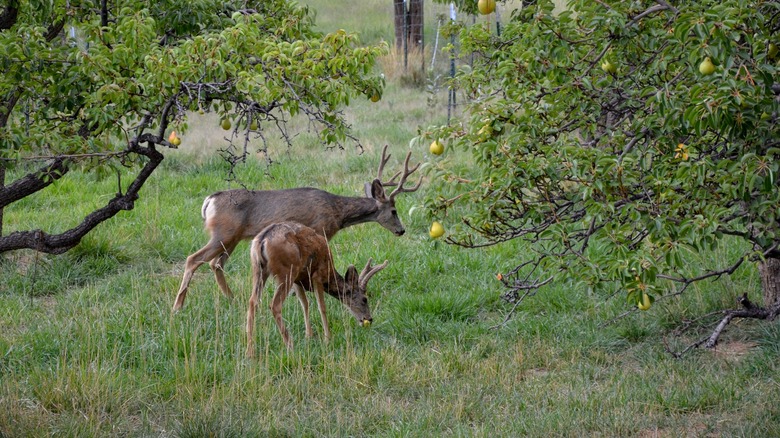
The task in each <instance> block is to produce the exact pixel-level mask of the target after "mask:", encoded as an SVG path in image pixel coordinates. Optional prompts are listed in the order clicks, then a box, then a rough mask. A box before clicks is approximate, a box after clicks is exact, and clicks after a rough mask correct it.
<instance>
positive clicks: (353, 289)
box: [246, 222, 387, 357]
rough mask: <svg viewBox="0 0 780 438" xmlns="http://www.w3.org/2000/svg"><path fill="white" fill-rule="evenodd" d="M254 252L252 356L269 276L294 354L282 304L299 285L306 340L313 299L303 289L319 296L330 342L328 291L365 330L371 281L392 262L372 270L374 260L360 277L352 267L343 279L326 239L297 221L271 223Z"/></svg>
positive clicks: (249, 319) (275, 309)
mask: <svg viewBox="0 0 780 438" xmlns="http://www.w3.org/2000/svg"><path fill="white" fill-rule="evenodd" d="M250 254H251V258H252V295H251V296H250V298H249V309H248V310H247V313H246V336H247V348H246V355H247V357H253V356H254V354H255V347H254V345H255V344H254V327H255V312H256V311H257V307H258V304H259V303H260V294H261V293H262V292H263V286H264V285H265V281H266V280H267V279H268V277H269V276H273V277H274V279H275V281H276V291H275V292H274V296H273V299H272V300H271V306H270V307H271V313H272V314H273V316H274V320H275V321H276V326H277V327H278V328H279V333H281V334H282V339H284V343H285V345H287V348H288V349H289V350H292V348H293V342H292V339H290V335H289V333H288V332H287V328H286V327H285V326H284V320H283V319H282V304H283V303H284V301H285V299H287V295H288V294H289V292H290V290H291V289H292V288H293V287H295V286H298V287H299V288H300V289H302V290H299V291H298V292H297V293H296V294H295V295H296V296H297V297H298V300H299V301H300V302H301V307H302V308H303V320H304V323H305V324H306V337H307V338H309V337H311V336H312V329H311V322H310V321H309V301H308V300H307V299H306V293H305V292H304V291H313V292H314V293H315V298H316V300H317V308H318V309H319V311H320V318H321V319H322V331H323V333H324V336H325V340H326V341H327V340H328V339H329V338H330V328H329V327H328V317H327V315H326V314H325V295H324V294H325V293H327V294H328V295H331V296H333V297H335V298H336V299H338V300H339V301H341V303H342V304H343V305H344V306H346V307H347V308H348V309H349V310H350V311H351V312H352V315H353V316H354V317H355V318H356V319H357V320H358V321H360V322H361V323H362V324H363V325H364V326H366V325H369V324H370V323H371V321H372V319H371V310H370V309H369V307H368V298H366V287H367V286H368V280H369V279H370V278H371V277H372V276H373V275H374V274H376V273H377V272H379V271H381V270H382V269H384V268H385V267H386V266H387V261H385V262H384V263H382V264H381V265H377V266H374V267H372V266H371V259H369V260H368V263H367V264H366V267H365V268H364V269H363V271H362V272H361V273H360V274H359V275H358V272H357V269H355V266H353V265H350V266H349V268H347V272H346V274H345V275H344V276H343V277H342V276H341V274H339V273H338V272H337V271H336V269H335V268H334V267H333V256H332V255H331V252H330V249H329V248H328V241H327V240H326V239H325V236H323V235H322V234H320V233H318V232H317V231H315V230H314V229H312V228H309V227H307V226H305V225H301V224H299V223H297V222H282V223H277V224H272V225H269V226H268V227H266V228H265V229H263V230H262V231H260V233H259V234H258V235H257V236H256V237H255V238H254V239H252V243H251V246H250Z"/></svg>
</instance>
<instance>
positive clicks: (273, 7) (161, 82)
mask: <svg viewBox="0 0 780 438" xmlns="http://www.w3.org/2000/svg"><path fill="white" fill-rule="evenodd" d="M357 43H358V41H357V38H356V36H355V35H351V34H347V33H345V32H344V31H339V32H335V33H332V34H327V35H322V34H320V33H317V32H315V31H313V29H312V21H311V17H310V15H309V14H308V10H307V9H306V8H302V7H299V6H295V5H294V4H291V3H288V2H286V1H257V2H246V1H228V2H224V1H213V0H198V1H189V0H188V1H181V0H167V1H160V2H142V1H130V2H122V3H121V4H119V3H116V2H106V1H105V0H102V1H98V0H95V1H90V0H46V1H42V0H8V1H5V2H3V3H2V4H0V66H1V68H0V70H1V71H2V76H1V77H0V211H1V210H2V208H4V207H5V206H7V205H9V204H11V203H13V202H16V201H19V200H21V199H24V198H26V197H28V196H30V195H33V194H35V193H36V192H38V191H40V190H43V189H45V188H47V187H50V186H51V185H53V184H56V182H57V181H58V180H60V179H62V178H65V177H66V176H67V174H68V173H69V172H70V171H72V169H74V168H77V167H78V168H79V169H84V170H86V171H105V170H106V169H111V168H114V169H119V168H121V167H127V168H133V169H138V171H137V173H136V174H135V177H134V179H133V180H132V181H131V182H130V183H129V184H127V183H126V182H123V181H121V179H120V180H119V181H118V187H117V194H116V196H115V197H114V198H113V199H111V200H110V201H108V203H106V204H105V205H104V206H102V207H100V208H98V209H96V210H95V211H94V212H92V213H91V214H89V215H87V216H86V217H84V218H83V221H82V222H81V223H79V224H78V225H76V226H75V227H73V228H71V229H69V230H67V231H65V232H62V233H60V234H49V233H47V232H45V231H43V230H23V231H15V232H12V233H10V234H8V235H4V236H0V253H2V252H5V251H10V250H15V249H21V248H34V249H37V250H40V251H43V252H47V253H62V252H64V251H67V250H68V249H70V248H72V247H73V246H75V245H76V244H78V243H79V241H80V240H81V238H82V237H83V236H85V235H86V234H87V233H88V232H89V231H90V230H92V229H93V228H94V227H95V226H97V225H98V224H99V223H101V222H102V221H105V220H106V219H109V218H111V217H113V216H114V215H116V214H117V213H118V212H119V211H122V210H129V209H132V208H133V206H134V202H135V201H136V200H137V199H138V197H139V191H140V189H141V187H142V186H143V184H144V183H145V182H146V180H147V178H149V176H150V175H151V174H152V172H154V171H155V169H156V168H157V166H158V165H159V164H160V162H161V161H162V160H163V158H164V155H163V154H162V153H161V152H160V150H158V146H163V147H175V146H176V145H177V144H178V142H180V141H181V140H180V138H178V135H176V134H171V130H172V129H173V130H176V131H181V130H186V127H187V125H186V118H187V114H188V111H201V112H202V111H209V112H211V111H213V112H216V113H217V114H219V116H220V118H221V119H222V120H227V121H230V122H231V123H227V122H223V127H228V125H230V127H232V130H231V143H230V145H229V146H228V147H227V148H226V149H225V150H226V151H227V156H228V158H229V159H230V161H231V162H232V163H236V162H241V161H243V160H245V159H246V157H247V156H248V154H249V151H248V150H247V147H248V140H249V139H250V138H251V137H259V138H260V139H261V140H262V141H263V143H262V144H265V143H264V142H265V139H266V138H268V137H267V136H268V135H270V129H278V132H279V133H280V134H281V135H282V136H284V137H285V138H287V140H288V142H289V137H288V136H287V134H286V129H285V124H286V122H287V120H288V119H289V117H291V116H294V115H296V114H304V115H306V116H307V117H308V118H309V119H310V121H311V122H312V123H311V124H312V126H314V127H315V129H317V130H318V132H319V136H320V138H321V140H322V141H323V142H324V143H336V144H339V145H340V144H342V142H344V141H346V140H348V139H352V140H354V138H352V137H351V136H350V134H349V131H348V126H347V125H346V123H345V121H344V119H343V117H342V115H341V113H340V112H339V107H340V106H342V105H344V104H347V103H348V102H349V99H350V98H351V97H353V96H355V95H359V94H365V95H367V96H374V95H378V94H380V93H381V87H382V85H383V83H382V81H381V79H380V78H378V77H376V76H374V75H373V74H372V73H373V72H372V67H373V65H374V61H375V59H376V57H377V56H378V55H379V54H381V53H382V52H383V50H384V48H382V47H359V46H358V45H357ZM215 128H216V127H215ZM227 129H230V128H227ZM11 174H13V175H15V176H16V175H19V177H18V178H17V179H15V180H14V181H11V182H6V178H7V176H8V175H11ZM117 175H120V172H118V171H117ZM85 190H88V188H85ZM96 196H97V195H96ZM1 219H2V216H0V222H1Z"/></svg>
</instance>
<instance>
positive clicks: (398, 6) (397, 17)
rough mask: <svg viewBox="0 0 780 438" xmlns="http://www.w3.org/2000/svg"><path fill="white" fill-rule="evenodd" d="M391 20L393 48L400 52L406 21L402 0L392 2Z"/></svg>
mask: <svg viewBox="0 0 780 438" xmlns="http://www.w3.org/2000/svg"><path fill="white" fill-rule="evenodd" d="M393 18H394V20H393V25H394V27H395V48H396V49H397V50H398V51H399V52H400V51H401V50H403V48H404V29H405V27H404V21H405V20H406V4H405V3H404V0H393Z"/></svg>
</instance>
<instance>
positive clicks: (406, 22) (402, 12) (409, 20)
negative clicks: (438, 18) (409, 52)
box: [393, 0, 424, 51]
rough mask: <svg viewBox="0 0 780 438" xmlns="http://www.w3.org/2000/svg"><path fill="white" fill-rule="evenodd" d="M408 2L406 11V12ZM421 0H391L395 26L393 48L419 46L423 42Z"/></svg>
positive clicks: (400, 48) (401, 48)
mask: <svg viewBox="0 0 780 438" xmlns="http://www.w3.org/2000/svg"><path fill="white" fill-rule="evenodd" d="M407 3H408V5H409V6H408V8H409V10H408V13H407ZM423 17H424V14H423V0H406V1H404V0H393V26H394V27H395V48H396V49H398V50H399V51H401V50H403V49H404V38H406V43H407V47H421V46H422V44H423Z"/></svg>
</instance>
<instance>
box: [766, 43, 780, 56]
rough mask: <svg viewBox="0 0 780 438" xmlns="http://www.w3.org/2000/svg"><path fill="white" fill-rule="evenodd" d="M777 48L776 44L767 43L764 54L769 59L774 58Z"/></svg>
mask: <svg viewBox="0 0 780 438" xmlns="http://www.w3.org/2000/svg"><path fill="white" fill-rule="evenodd" d="M777 52H778V48H777V44H775V43H769V47H767V49H766V56H767V58H769V59H775V56H777Z"/></svg>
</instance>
